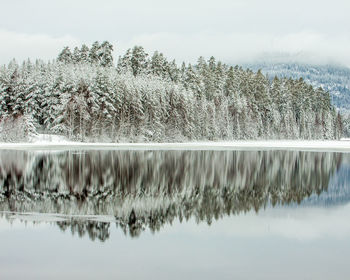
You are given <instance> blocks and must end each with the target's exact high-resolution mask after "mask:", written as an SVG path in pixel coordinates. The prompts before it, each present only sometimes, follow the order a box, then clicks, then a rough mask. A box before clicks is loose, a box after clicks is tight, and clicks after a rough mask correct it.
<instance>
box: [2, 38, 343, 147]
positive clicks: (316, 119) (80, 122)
mask: <svg viewBox="0 0 350 280" xmlns="http://www.w3.org/2000/svg"><path fill="white" fill-rule="evenodd" d="M112 51H113V46H112V45H111V44H110V43H108V42H103V43H102V44H99V43H98V42H95V43H94V44H93V45H92V46H91V47H90V48H89V47H87V46H86V45H83V46H82V47H81V48H77V47H76V48H75V49H74V50H73V51H71V50H70V49H69V48H68V47H66V48H64V49H63V50H62V52H61V53H60V54H59V55H58V58H57V60H55V61H52V62H49V63H46V62H43V61H41V60H37V61H36V62H35V63H32V62H30V61H26V62H24V63H23V64H21V65H18V64H17V63H16V62H15V61H12V62H11V63H9V65H7V66H3V67H2V68H1V69H0V119H1V124H0V130H1V134H0V135H1V138H2V141H27V140H28V139H29V137H30V135H31V134H35V133H36V132H37V131H42V132H46V133H55V134H61V135H65V136H67V137H69V138H70V139H74V140H79V141H115V142H121V141H128V142H130V141H131V142H147V141H196V140H197V141H198V140H231V139H270V138H272V139H336V138H339V137H340V136H341V133H342V121H341V117H340V115H339V114H337V113H336V110H335V108H334V107H333V105H332V104H331V99H330V96H329V93H328V92H327V91H325V90H323V89H322V88H314V87H312V86H311V85H309V84H308V83H306V82H305V81H304V80H303V79H287V78H277V77H276V78H275V79H273V80H269V79H268V77H266V76H265V75H264V74H263V73H262V72H261V71H257V72H256V73H255V72H253V71H251V70H244V69H243V68H242V67H238V66H236V67H230V66H228V65H225V64H223V63H221V62H219V61H216V60H215V58H213V57H211V58H210V59H209V60H208V61H206V60H205V59H204V58H202V57H200V58H199V59H198V62H197V63H196V65H191V64H187V65H186V64H185V63H183V64H182V65H181V67H179V66H178V64H177V63H176V62H175V61H168V60H167V59H166V58H165V57H164V55H163V54H161V53H159V52H155V53H154V54H153V55H151V56H149V55H148V54H147V53H146V52H145V51H144V49H143V48H142V47H139V46H136V47H134V48H133V49H130V50H128V51H127V52H126V54H125V55H124V56H122V57H120V58H119V60H118V62H117V65H115V64H114V62H113V56H112Z"/></svg>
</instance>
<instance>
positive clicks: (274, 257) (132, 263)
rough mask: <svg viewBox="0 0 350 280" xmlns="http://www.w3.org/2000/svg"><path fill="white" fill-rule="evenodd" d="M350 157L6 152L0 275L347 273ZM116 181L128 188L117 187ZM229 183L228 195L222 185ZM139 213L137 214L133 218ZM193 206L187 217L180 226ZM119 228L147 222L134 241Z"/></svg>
mask: <svg viewBox="0 0 350 280" xmlns="http://www.w3.org/2000/svg"><path fill="white" fill-rule="evenodd" d="M348 158H349V156H348V155H345V154H344V155H340V154H333V153H310V152H300V153H299V152H281V151H271V152H201V151H199V152H171V153H170V152H169V153H165V152H161V153H158V152H152V153H148V152H146V153H144V152H137V153H135V152H133V153H130V154H128V152H114V153H108V152H104V153H98V152H96V151H94V152H88V153H86V154H81V155H75V154H74V153H60V154H57V155H54V154H52V155H49V156H42V154H40V153H39V154H35V155H34V154H30V153H28V154H26V153H24V152H18V153H17V154H16V157H14V156H13V154H11V152H6V153H5V154H2V155H1V154H0V171H1V172H2V173H1V172H0V173H1V174H0V181H1V180H2V181H1V182H2V184H3V186H4V189H5V186H7V189H6V191H3V192H2V193H1V195H2V196H3V197H2V199H3V200H2V202H1V203H0V212H1V218H0V279H8V278H10V279H76V278H78V279H81V278H84V279H331V278H333V279H348V277H347V276H348V273H347V267H348V264H347V263H348V260H349V257H350V242H348V241H349V240H350V223H349V221H350V204H349V199H348V197H350V196H349V195H348V194H349V193H350V192H349V184H348V182H349V178H348V177H349V174H350V173H349V165H348V162H349V160H348ZM19 159H20V160H19ZM67 163H69V164H67ZM192 163H194V164H193V165H191V164H192ZM86 164H88V165H86ZM84 166H85V167H86V166H87V167H88V168H84ZM184 166H186V167H187V169H186V168H185V169H184V168H183V167H184ZM77 167H78V168H77ZM135 168H136V169H135ZM43 170H44V171H43ZM84 170H85V171H84ZM86 170H89V171H94V172H95V173H91V172H86ZM128 170H129V171H130V170H133V172H129V171H128ZM135 170H137V171H135ZM188 170H191V172H188ZM77 172H78V173H77ZM160 172H164V174H166V175H164V174H160ZM126 173H127V174H129V175H130V176H129V177H128V179H127V180H126V181H125V180H124V179H123V178H124V177H125V176H124V175H123V174H126ZM173 173H174V174H175V175H174V176H172V174H173ZM9 174H11V176H9ZM48 174H49V175H48ZM111 174H112V175H111ZM118 174H119V175H118ZM203 174H205V176H202V175H203ZM94 176H96V177H97V178H98V180H95V179H96V178H94ZM108 176H109V177H108ZM118 176H119V177H118ZM120 176H121V177H120ZM123 176H124V177H123ZM14 178H15V179H14ZM38 178H40V180H37V179H38ZM138 178H142V180H144V182H148V185H147V187H145V188H144V187H143V185H144V183H142V182H140V180H138ZM113 180H115V182H119V183H120V182H121V183H120V184H119V185H117V187H114V189H111V186H114V184H113ZM23 182H24V184H23ZM48 182H49V183H48ZM57 182H59V188H56V187H52V186H53V185H54V184H56V183H57ZM86 182H99V184H100V186H102V189H103V190H104V192H99V190H97V191H96V190H95V189H92V188H90V189H89V188H88V189H84V186H85V185H86ZM111 182H112V183H111ZM198 182H199V183H198ZM106 184H107V185H106ZM108 184H110V185H108ZM169 184H172V186H173V189H175V191H173V189H171V190H170V191H169V190H168V188H166V186H168V185H169ZM135 185H137V187H135ZM23 186H25V187H23ZM159 186H161V187H162V188H163V189H162V192H159V191H156V192H154V189H155V188H157V187H159ZM203 186H204V187H203ZM227 186H230V187H231V192H230V191H227V190H225V191H220V190H221V189H225V187H227ZM327 186H328V187H327ZM212 189H214V190H218V191H214V192H211V191H210V190H212ZM109 190H111V191H109ZM140 190H141V191H140ZM93 192H94V194H95V193H96V195H92V196H91V197H89V193H93ZM61 193H64V196H63V198H62V197H60V196H59V195H60V194H61ZM145 193H146V194H147V196H144V194H145ZM33 194H34V196H33ZM318 194H320V195H318ZM33 197H35V199H34V198H33ZM57 197H59V199H58V201H60V203H57ZM273 197H275V200H276V201H277V207H275V208H273V207H271V198H273ZM19 198H21V199H19ZM97 198H98V199H97ZM116 198H118V199H117V200H115V199H116ZM299 200H302V201H303V202H302V204H301V205H298V204H297V201H299ZM39 201H40V203H39ZM99 201H100V202H99ZM214 201H215V203H213V202H214ZM281 204H283V206H282V205H281ZM101 205H102V206H103V207H101ZM167 207H168V208H167ZM11 209H15V210H16V212H15V213H14V212H8V211H10V210H11ZM134 209H135V212H136V216H137V218H138V219H141V220H137V219H136V220H135V221H133V215H134V213H133V210H134ZM155 209H158V210H159V209H160V210H162V209H166V211H165V212H164V213H163V214H159V213H158V214H155ZM227 209H229V210H230V211H231V212H230V213H231V214H230V215H228V214H227ZM254 209H256V210H257V211H258V213H256V212H255V210H254ZM19 210H22V211H19ZM170 210H172V211H179V212H175V213H171V211H170ZM169 211H170V212H169ZM23 212H24V213H23ZM37 212H41V213H37ZM48 212H49V213H50V214H48ZM180 212H181V214H178V213H180ZM186 213H187V214H188V218H189V220H188V221H186V218H184V217H183V221H182V222H181V223H180V222H179V219H180V216H183V215H186ZM213 213H216V214H217V217H218V218H217V219H216V218H215V214H213ZM67 214H68V215H67ZM86 214H89V216H87V215H86ZM208 215H209V216H210V217H209V218H207V217H208ZM142 219H146V220H147V219H153V220H152V223H154V222H155V223H156V224H157V223H158V224H159V225H160V227H159V230H155V233H151V229H150V228H151V226H150V225H151V224H152V223H149V222H145V220H142ZM140 221H141V222H140ZM208 222H211V225H210V226H209V225H208V224H207V223H208ZM137 223H139V224H137ZM121 224H122V226H123V225H124V226H126V228H128V226H129V227H130V226H133V227H134V226H135V224H137V225H138V226H140V227H143V229H142V231H141V234H138V235H136V236H137V238H131V237H130V235H128V234H125V233H124V232H123V231H122V230H121V228H120V227H121ZM106 225H108V226H106ZM117 225H118V226H117ZM72 231H73V233H72ZM79 234H80V235H81V236H80V235H79ZM96 236H97V237H96ZM100 237H101V239H102V240H104V242H101V241H99V238H100ZM92 240H94V242H92ZM335 276H336V277H335Z"/></svg>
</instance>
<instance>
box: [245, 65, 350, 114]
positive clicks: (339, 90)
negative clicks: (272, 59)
mask: <svg viewBox="0 0 350 280" xmlns="http://www.w3.org/2000/svg"><path fill="white" fill-rule="evenodd" d="M245 67H247V68H250V69H251V70H253V71H257V70H258V69H261V70H262V72H263V73H264V74H267V75H268V76H269V77H270V78H271V79H272V78H273V77H275V76H278V77H288V78H289V77H290V78H292V79H298V78H300V77H302V78H303V79H304V80H305V81H306V82H308V83H310V84H312V85H313V86H314V87H322V88H323V89H324V90H327V91H329V92H330V94H331V97H332V102H333V104H334V105H335V106H336V107H337V108H339V109H340V110H347V111H350V68H347V67H343V66H336V65H320V66H317V65H310V64H298V63H258V64H248V65H245Z"/></svg>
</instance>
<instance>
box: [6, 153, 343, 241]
mask: <svg viewBox="0 0 350 280" xmlns="http://www.w3.org/2000/svg"><path fill="white" fill-rule="evenodd" d="M343 157H344V155H343V154H340V153H320V152H302V151H115V150H114V151H104V150H99V151H64V152H59V153H44V152H26V151H1V152H0V185H1V189H0V211H1V213H2V215H3V216H4V217H6V218H8V219H12V214H11V213H28V212H31V213H51V214H59V215H65V217H66V218H65V220H64V221H59V222H56V223H57V225H58V226H59V228H60V229H61V230H63V231H66V230H68V229H70V230H71V232H72V234H78V235H79V236H84V235H85V234H88V236H89V237H90V238H91V239H92V240H95V239H98V240H101V241H104V240H106V239H108V238H109V229H110V223H111V222H110V221H108V222H106V221H96V220H91V219H89V218H84V217H89V215H90V216H91V215H93V216H109V217H110V216H112V217H113V222H115V224H116V225H117V227H119V228H121V229H122V230H123V232H124V233H125V234H127V235H130V236H132V237H137V236H139V235H140V233H141V232H142V231H143V230H145V229H146V228H149V229H150V230H151V231H152V232H156V231H159V230H160V228H161V227H162V226H163V225H164V224H167V223H172V222H173V221H174V220H175V219H178V220H179V221H183V220H188V219H189V218H191V217H194V218H195V219H196V220H197V221H198V222H202V221H205V222H207V223H208V224H211V223H212V221H213V219H215V220H217V219H220V218H221V217H223V216H225V215H236V214H238V213H241V212H247V211H250V210H252V209H253V210H255V211H256V212H258V211H259V209H263V208H265V207H267V206H268V205H272V206H275V205H285V204H290V203H300V202H301V201H302V200H303V199H305V198H306V197H309V196H310V195H311V194H320V193H321V192H323V191H326V190H327V188H328V184H329V180H330V178H331V176H332V174H334V172H335V171H336V170H337V169H338V168H339V166H340V164H341V162H342V158H343Z"/></svg>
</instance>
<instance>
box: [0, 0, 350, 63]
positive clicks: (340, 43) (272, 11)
mask: <svg viewBox="0 0 350 280" xmlns="http://www.w3.org/2000/svg"><path fill="white" fill-rule="evenodd" d="M349 11H350V1H349V0H332V1H330V0H329V1H328V0H293V1H292V0H289V1H284V0H264V1H262V0H209V1H208V0H202V1H190V0H187V1H186V0H176V1H175V0H172V1H166V0H155V1H142V0H128V1H113V0H97V1H95V0H85V1H84V0H74V1H73V0H70V1H68V0H59V1H58V0H50V1H47V0H11V1H3V3H1V17H0V63H1V64H3V63H7V62H8V61H9V60H11V59H12V58H16V59H17V60H18V61H21V60H23V59H26V58H28V57H30V58H43V59H52V58H55V57H56V56H57V54H58V52H59V51H60V50H61V49H62V48H63V47H64V46H66V45H68V46H70V47H74V46H80V45H81V44H82V43H86V44H89V45H90V44H91V43H92V42H93V41H96V40H98V41H104V40H108V41H110V42H111V43H113V45H114V47H115V57H117V56H118V55H120V54H123V53H124V52H125V50H126V49H127V48H131V47H133V46H134V45H142V46H144V47H145V49H146V50H147V51H148V52H149V53H152V52H153V51H154V50H159V51H161V52H163V53H164V54H165V55H166V56H167V57H169V58H175V59H176V60H177V61H178V62H179V61H183V60H186V61H188V62H195V61H196V60H197V58H198V57H199V56H201V55H202V56H204V57H206V58H209V57H210V56H211V55H213V56H215V57H216V58H218V59H220V60H223V61H224V62H227V63H232V64H240V63H250V62H254V61H256V60H261V59H263V58H266V57H269V59H274V60H289V61H291V60H298V61H303V62H308V63H321V64H323V63H341V64H344V65H347V66H350V16H349Z"/></svg>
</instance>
